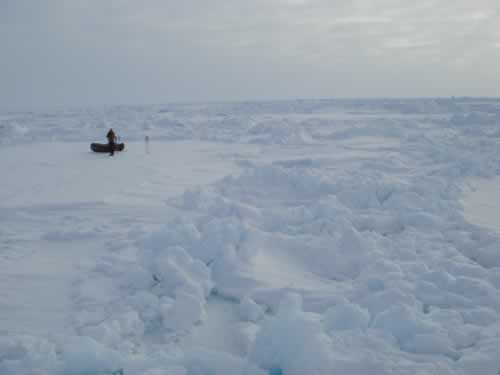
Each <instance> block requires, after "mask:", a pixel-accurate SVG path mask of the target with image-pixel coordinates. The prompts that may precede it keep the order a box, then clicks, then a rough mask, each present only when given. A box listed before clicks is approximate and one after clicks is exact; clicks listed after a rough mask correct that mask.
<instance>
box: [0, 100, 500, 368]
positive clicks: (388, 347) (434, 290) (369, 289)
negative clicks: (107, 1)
mask: <svg viewBox="0 0 500 375" xmlns="http://www.w3.org/2000/svg"><path fill="white" fill-rule="evenodd" d="M345 107H347V108H345ZM474 108H476V107H474V106H473V104H471V103H468V102H463V103H451V102H449V101H443V102H442V101H440V100H436V101H425V100H422V101H415V102H411V101H410V102H408V103H407V102H397V101H392V102H391V101H388V102H385V101H381V102H374V103H372V102H353V103H350V102H348V103H343V106H339V104H338V103H336V102H334V103H330V106H328V103H323V102H311V103H309V102H306V103H301V104H296V103H295V104H294V105H292V104H291V103H289V104H288V106H286V105H285V104H283V103H281V104H275V105H271V104H269V105H265V104H261V105H255V106H251V105H250V104H248V105H247V107H245V106H243V108H240V107H231V106H229V109H228V108H226V111H227V112H229V114H226V115H225V116H224V117H228V119H226V121H222V123H221V124H220V125H221V126H220V128H218V127H216V126H215V125H214V126H213V127H210V126H209V125H207V124H211V123H212V121H213V122H214V123H216V121H215V120H214V119H213V118H212V117H211V116H212V114H211V112H210V111H212V110H213V111H216V109H215V108H211V107H203V108H202V109H198V110H194V109H192V108H191V109H189V110H188V111H187V113H186V112H185V108H184V107H182V110H181V109H179V113H178V117H179V118H183V119H185V118H189V119H191V121H190V122H189V121H188V122H187V123H189V124H191V125H190V126H189V128H190V129H191V132H190V134H191V135H192V136H193V137H194V138H197V137H200V138H203V137H205V138H207V134H211V137H212V138H213V139H214V140H215V139H216V140H219V141H220V140H224V142H227V143H228V144H233V145H236V144H237V142H242V141H245V142H246V143H247V144H251V145H255V144H257V145H259V147H260V148H259V150H260V151H261V152H260V153H259V152H254V149H246V150H245V151H243V150H241V151H231V153H233V154H232V155H233V159H232V160H236V161H237V162H238V164H239V166H240V171H239V172H238V173H232V174H230V175H228V176H226V177H222V176H221V177H222V178H220V179H218V181H217V182H215V183H213V184H211V185H205V186H201V187H197V188H188V189H187V190H185V191H184V192H183V193H182V194H179V195H176V194H166V197H165V199H164V201H166V202H167V204H166V205H165V206H163V208H162V207H160V209H159V210H158V211H156V210H155V211H154V212H155V215H157V216H155V217H158V221H156V222H155V223H154V225H146V223H145V222H142V223H140V224H141V225H140V226H139V228H140V229H138V228H131V227H127V226H120V225H118V226H117V227H116V230H120V231H122V237H121V238H122V239H123V240H122V242H121V243H122V244H125V245H126V246H116V247H112V248H107V249H99V250H101V254H100V255H99V256H96V257H95V258H94V261H95V264H94V265H93V266H92V267H89V268H86V269H85V270H84V271H82V272H81V273H80V274H78V280H77V281H76V282H75V284H74V289H73V295H72V301H73V311H72V312H71V318H72V327H73V328H74V330H75V332H74V334H72V335H67V336H65V337H57V338H51V337H48V338H44V337H42V336H37V335H5V336H3V337H2V338H1V339H0V353H6V354H3V355H2V357H0V370H2V371H6V373H12V374H24V373H26V374H28V373H30V371H32V370H33V369H35V368H36V369H40V371H45V373H47V374H49V373H50V374H54V373H62V374H112V373H115V374H116V373H118V372H119V371H123V372H124V373H125V374H127V375H128V374H148V375H155V374H164V373H168V374H205V373H216V374H230V373H239V374H287V375H288V374H292V375H295V374H306V373H307V374H330V373H342V374H349V375H351V374H366V373H370V374H464V375H465V374H475V373H481V374H492V375H493V374H495V375H496V374H498V372H499V371H500V290H499V289H500V268H499V263H498V262H500V257H499V255H498V254H499V252H498V250H499V248H498V239H499V238H498V234H496V233H495V232H492V231H489V230H487V229H484V228H482V227H479V226H477V225H474V224H472V223H470V222H468V221H467V220H466V219H465V217H464V210H463V207H462V204H461V199H462V197H463V191H464V182H465V181H466V179H468V178H471V177H478V176H479V177H491V176H495V175H497V174H499V171H500V169H499V166H500V163H499V162H500V157H499V156H498V155H499V154H498V152H497V151H496V150H497V147H498V145H497V143H496V140H495V139H494V138H493V137H492V136H491V134H495V133H494V131H495V125H496V124H498V122H496V121H498V114H499V113H500V110H499V108H500V106H499V105H498V103H497V102H485V103H484V106H482V107H481V108H482V109H481V111H483V112H481V111H478V110H477V109H474ZM327 109H329V110H331V112H328V111H327ZM219 110H220V108H217V114H216V115H215V118H218V117H221V115H220V114H219V112H218V111H219ZM354 110H358V111H363V112H362V113H361V114H356V113H354V114H353V113H352V112H351V111H354ZM198 111H200V112H198ZM207 111H208V114H207ZM377 111H383V113H382V114H380V113H379V114H377ZM462 111H464V112H466V113H462ZM467 111H469V112H471V113H470V114H467ZM307 112H309V114H307ZM476 112H479V113H476ZM200 113H203V114H204V115H205V116H206V117H200V116H201V115H200ZM164 114H165V112H161V111H160V112H158V113H156V112H154V111H151V112H150V113H149V115H150V116H153V117H154V116H163V115H164ZM375 114H377V115H375ZM369 115H370V116H369ZM114 116H115V114H113V116H112V117H113V118H114ZM141 116H142V114H141ZM169 116H172V117H174V118H175V113H174V114H172V113H171V112H169ZM190 116H191V117H190ZM268 117H269V118H268ZM200 118H204V120H203V121H201V120H200ZM207 118H208V119H207ZM242 118H243V119H247V118H251V119H253V122H252V121H250V122H249V123H250V125H249V123H247V122H245V121H243V120H242ZM384 118H387V121H384ZM230 119H232V120H230ZM180 122H181V123H182V124H185V123H183V122H182V121H180ZM201 122H203V123H204V124H205V125H206V126H207V129H205V130H203V131H202V130H200V129H201V126H200V123H201ZM337 122H339V123H340V125H339V127H338V128H337V127H335V126H333V124H336V123H337ZM356 122H357V123H358V124H356ZM195 123H196V124H197V126H200V127H197V126H195V125H193V124H195ZM169 124H171V123H168V124H167V123H165V124H164V126H165V128H168V129H170V127H171V125H169ZM467 124H468V125H469V126H467ZM297 125H298V126H297ZM473 125H474V126H473ZM184 126H186V125H184ZM178 127H179V126H178V125H176V126H175V128H176V129H177V128H178ZM208 129H209V130H211V131H212V132H209V131H208ZM158 131H159V130H158ZM169 131H170V130H169ZM167 133H168V132H167ZM382 139H385V140H384V141H382ZM228 147H229V146H228ZM239 147H242V146H239ZM328 150H330V151H328ZM267 151H269V153H266V152H267ZM235 154H238V155H237V156H235ZM227 155H228V154H227V153H226V154H224V156H222V157H223V158H224V157H226V158H227ZM210 163H215V162H214V161H210V162H209V163H208V164H210ZM141 176H142V178H143V179H144V180H145V181H148V177H147V174H144V175H141ZM159 195H161V189H159V190H158V191H156V190H155V191H153V192H151V194H150V195H149V196H148V197H146V198H147V199H151V201H154V199H156V197H157V196H159ZM167 195H168V196H167ZM146 198H145V199H146ZM117 199H118V198H117ZM142 201H143V200H137V202H139V203H138V204H142V203H141V202H142ZM119 202H120V203H121V204H122V205H123V202H124V200H123V199H121V200H120V201H119ZM130 212H132V211H130ZM163 212H164V213H163ZM4 220H6V219H4ZM7 222H9V223H10V221H7ZM70 237H71V236H69V237H58V236H55V235H53V236H49V237H48V239H49V240H54V239H58V240H60V241H70V240H71V238H70ZM124 239H127V240H124ZM0 373H1V371H0Z"/></svg>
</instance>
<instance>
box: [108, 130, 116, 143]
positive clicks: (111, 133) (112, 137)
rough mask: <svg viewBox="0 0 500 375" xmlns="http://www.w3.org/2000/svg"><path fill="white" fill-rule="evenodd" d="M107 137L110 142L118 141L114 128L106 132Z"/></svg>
mask: <svg viewBox="0 0 500 375" xmlns="http://www.w3.org/2000/svg"><path fill="white" fill-rule="evenodd" d="M106 138H108V142H109V143H115V142H116V134H115V132H114V131H113V129H110V130H109V132H108V134H106Z"/></svg>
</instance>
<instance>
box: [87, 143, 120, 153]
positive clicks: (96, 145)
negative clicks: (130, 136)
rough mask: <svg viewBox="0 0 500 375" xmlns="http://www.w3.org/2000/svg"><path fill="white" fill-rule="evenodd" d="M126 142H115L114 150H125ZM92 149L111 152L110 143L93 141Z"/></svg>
mask: <svg viewBox="0 0 500 375" xmlns="http://www.w3.org/2000/svg"><path fill="white" fill-rule="evenodd" d="M124 148H125V143H115V147H114V151H123V149H124ZM90 149H91V150H92V151H94V152H111V148H110V146H109V144H108V143H91V144H90Z"/></svg>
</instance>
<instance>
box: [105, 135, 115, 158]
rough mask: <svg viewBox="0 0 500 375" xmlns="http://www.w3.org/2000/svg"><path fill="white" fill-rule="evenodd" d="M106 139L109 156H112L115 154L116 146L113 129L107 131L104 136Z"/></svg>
mask: <svg viewBox="0 0 500 375" xmlns="http://www.w3.org/2000/svg"><path fill="white" fill-rule="evenodd" d="M106 138H108V145H109V156H113V155H114V154H115V144H116V134H115V132H114V131H113V129H111V128H110V129H109V131H108V134H106Z"/></svg>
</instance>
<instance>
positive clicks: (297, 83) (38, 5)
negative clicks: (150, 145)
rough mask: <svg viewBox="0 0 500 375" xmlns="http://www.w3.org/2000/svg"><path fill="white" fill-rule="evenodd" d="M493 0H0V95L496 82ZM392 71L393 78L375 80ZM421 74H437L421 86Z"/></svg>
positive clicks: (88, 99)
mask: <svg viewBox="0 0 500 375" xmlns="http://www.w3.org/2000/svg"><path fill="white" fill-rule="evenodd" d="M499 8H500V3H499V2H498V1H497V0H494V1H493V0H477V1H474V2H473V3H472V2H470V0H455V1H452V0H422V1H419V2H412V1H401V0H378V1H376V2H374V1H367V0H354V1H353V0H252V1H246V0H212V1H210V2H208V1H199V0H184V1H174V0H145V1H142V2H138V1H133V0H103V1H98V0H87V1H81V2H67V1H63V0H47V1H44V2H32V1H28V0H0V43H1V45H2V46H5V48H4V50H5V51H8V52H7V53H6V54H4V55H3V56H2V61H1V62H0V81H1V82H2V85H1V86H0V103H2V104H3V105H4V106H5V105H9V106H23V105H25V104H39V103H42V104H46V105H57V104H63V105H66V104H68V105H69V104H78V103H82V104H92V103H115V102H122V103H123V102H124V103H131V102H163V101H172V100H208V99H245V98H265V97H276V98H282V97H297V96H301V97H308V96H313V97H318V96H372V95H380V96H398V95H405V96H407V95H417V96H418V95H432V96H435V95H448V94H456V95H459V94H464V95H465V94H467V95H474V94H475V93H478V94H480V95H500V91H499V90H500V82H499V81H498V78H496V80H495V79H491V77H500V66H499V64H496V63H495V61H498V43H499V30H500V9H499ZM457 61H461V64H460V66H461V75H460V76H457V75H456V73H455V72H456V66H457V63H456V62H457ZM478 66H480V67H481V69H482V70H487V71H489V72H490V73H489V74H488V77H485V75H484V74H481V73H480V72H479V71H478ZM394 74H398V75H401V76H403V77H405V79H404V80H400V81H399V82H400V84H399V85H398V84H396V83H397V82H395V83H394V84H392V85H387V84H386V82H387V81H389V80H393V78H394ZM432 76H439V79H440V82H441V84H440V86H439V87H438V88H436V87H428V88H425V87H423V86H422V78H423V77H425V79H427V78H428V77H432ZM346 77H349V79H346ZM472 83H474V84H472ZM471 87H473V88H474V90H475V91H474V92H472V91H471V90H470V88H471ZM478 87H479V88H481V87H482V89H481V90H479V89H478ZM458 91H460V92H458ZM2 104H0V105H2Z"/></svg>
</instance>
